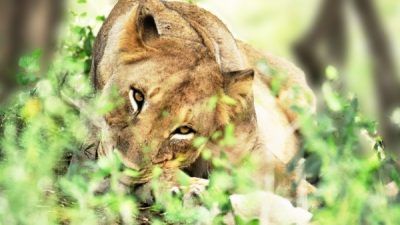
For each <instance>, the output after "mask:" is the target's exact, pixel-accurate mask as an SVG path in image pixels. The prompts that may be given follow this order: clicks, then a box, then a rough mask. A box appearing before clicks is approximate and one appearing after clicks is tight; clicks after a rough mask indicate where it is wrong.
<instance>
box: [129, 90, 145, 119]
mask: <svg viewBox="0 0 400 225" xmlns="http://www.w3.org/2000/svg"><path fill="white" fill-rule="evenodd" d="M129 101H130V102H131V105H132V109H133V113H135V114H136V113H139V112H140V111H141V110H142V107H143V103H144V95H143V93H142V92H140V91H139V90H137V89H135V88H131V90H129Z"/></svg>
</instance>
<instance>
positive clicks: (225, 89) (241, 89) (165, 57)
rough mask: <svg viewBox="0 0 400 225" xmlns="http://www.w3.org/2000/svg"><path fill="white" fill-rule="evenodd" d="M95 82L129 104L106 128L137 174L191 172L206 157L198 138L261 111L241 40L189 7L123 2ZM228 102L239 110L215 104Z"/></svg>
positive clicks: (102, 40) (110, 22)
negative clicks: (157, 170)
mask: <svg viewBox="0 0 400 225" xmlns="http://www.w3.org/2000/svg"><path fill="white" fill-rule="evenodd" d="M93 79H94V83H95V86H96V89H97V90H98V91H99V92H102V93H106V92H107V91H108V90H110V89H112V88H116V89H117V90H118V92H119V94H120V96H122V98H123V99H124V101H123V102H124V103H123V104H122V106H120V107H118V108H117V109H116V110H114V111H113V112H112V113H110V114H108V115H106V121H107V124H108V125H109V127H110V128H111V129H110V130H111V136H112V141H113V145H114V147H116V148H117V149H118V150H119V151H120V152H121V155H122V156H123V160H124V163H125V165H126V166H128V167H131V168H135V169H142V168H147V167H149V166H150V165H159V166H161V167H164V168H175V167H176V168H182V167H187V166H189V165H190V164H191V163H193V162H194V161H195V160H196V158H197V157H198V155H199V150H198V149H196V148H194V147H193V145H192V141H193V139H194V138H195V137H198V136H205V137H208V136H210V135H211V134H212V133H213V132H215V131H216V130H218V129H221V128H222V127H223V126H224V125H225V124H227V123H228V122H230V120H231V119H232V118H241V119H243V120H245V119H246V115H247V114H248V113H247V112H248V111H251V110H253V109H252V106H251V105H252V103H251V102H252V101H251V97H252V94H251V93H252V91H251V86H252V81H253V70H251V69H246V68H243V65H242V62H241V56H240V53H239V52H238V49H237V46H236V42H235V40H234V38H233V37H232V36H231V34H230V33H229V31H228V30H227V29H226V27H225V26H224V25H223V24H222V23H221V22H220V21H219V20H218V19H217V18H216V17H215V16H213V15H211V14H210V13H208V12H206V11H204V10H199V9H198V8H194V6H191V5H189V4H186V3H178V2H160V1H158V0H151V1H150V0H149V1H146V0H144V1H128V0H121V1H119V3H118V4H117V6H116V7H115V8H114V10H113V12H112V13H111V15H110V16H109V18H108V19H107V21H106V22H105V24H104V25H103V28H102V30H101V32H100V34H99V35H98V37H97V40H96V44H95V51H94V61H93ZM226 96H229V97H230V99H233V100H234V102H235V104H234V106H230V105H229V104H228V103H226V102H225V103H224V102H223V101H217V102H215V101H214V103H215V104H213V99H214V100H215V99H222V98H225V97H226ZM239 114H240V115H241V116H238V115H239ZM253 114H254V113H253Z"/></svg>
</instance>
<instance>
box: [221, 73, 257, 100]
mask: <svg viewBox="0 0 400 225" xmlns="http://www.w3.org/2000/svg"><path fill="white" fill-rule="evenodd" d="M223 76H224V90H225V93H226V94H227V95H228V96H230V97H232V98H233V99H235V100H238V101H240V100H241V98H244V99H245V98H247V97H248V96H249V95H250V94H251V93H252V86H253V80H254V70H252V69H247V70H240V71H233V72H227V73H224V74H223Z"/></svg>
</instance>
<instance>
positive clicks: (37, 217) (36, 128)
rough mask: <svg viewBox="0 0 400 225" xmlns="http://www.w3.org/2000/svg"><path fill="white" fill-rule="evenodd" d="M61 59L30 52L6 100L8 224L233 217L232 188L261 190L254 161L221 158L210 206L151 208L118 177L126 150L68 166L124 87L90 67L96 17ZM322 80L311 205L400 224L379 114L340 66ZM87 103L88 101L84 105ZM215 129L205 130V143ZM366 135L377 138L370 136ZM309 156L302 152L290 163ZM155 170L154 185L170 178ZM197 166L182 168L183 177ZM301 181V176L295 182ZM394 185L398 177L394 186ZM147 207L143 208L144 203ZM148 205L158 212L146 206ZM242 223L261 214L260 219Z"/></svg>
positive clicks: (76, 33) (308, 150) (3, 202)
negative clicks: (354, 92) (106, 181)
mask: <svg viewBox="0 0 400 225" xmlns="http://www.w3.org/2000/svg"><path fill="white" fill-rule="evenodd" d="M68 30H69V36H68V37H67V38H66V39H65V40H63V41H62V43H61V44H60V46H61V47H60V48H59V51H58V54H57V56H56V57H55V59H54V60H53V62H52V65H51V68H50V69H49V71H48V72H46V73H45V74H44V75H40V73H41V70H40V68H39V66H38V65H39V59H40V55H41V53H40V51H35V52H33V53H32V54H31V55H28V56H25V57H23V58H22V59H21V60H20V66H21V67H22V72H21V73H20V74H18V80H19V81H20V83H21V85H24V88H23V90H21V91H20V92H19V93H18V94H17V95H15V97H14V98H13V99H12V100H11V101H10V102H8V103H7V104H6V105H3V106H2V107H1V111H0V118H1V132H2V137H1V142H0V144H1V161H0V224H10V225H11V224H43V225H46V224H110V223H112V222H113V221H119V222H122V223H123V224H135V223H136V222H137V220H140V221H141V222H146V221H151V222H152V223H154V224H164V223H179V224H196V223H198V222H204V223H212V224H223V219H224V216H225V215H227V214H229V212H231V211H232V205H231V203H230V199H229V196H230V194H232V193H249V192H256V191H258V190H255V189H254V185H253V184H252V183H251V181H250V179H249V178H248V177H249V176H248V174H251V170H252V167H253V166H254V165H252V164H251V163H249V164H246V165H247V166H243V167H240V168H232V166H231V165H230V164H229V162H228V161H227V160H226V159H224V157H223V156H222V157H221V158H213V159H210V154H209V152H207V151H204V152H203V153H202V157H204V158H205V159H209V160H212V163H213V165H214V166H215V168H216V169H215V171H214V172H213V173H212V174H211V175H210V185H209V187H208V190H207V191H206V192H205V193H204V194H203V196H202V198H201V201H202V203H203V205H204V207H192V208H188V207H185V206H184V205H183V204H182V202H181V200H180V199H179V198H177V197H176V196H175V197H174V196H172V195H171V196H164V197H163V198H161V199H157V202H156V204H154V205H153V206H152V207H151V208H140V207H138V205H137V199H136V198H135V196H132V195H129V194H126V192H124V191H122V190H121V189H120V188H119V187H118V185H117V178H118V177H119V176H121V175H122V174H129V175H131V176H135V175H136V173H135V172H136V171H126V170H125V171H120V169H119V168H120V165H121V160H120V157H119V156H118V154H114V155H111V156H110V157H107V158H103V159H101V160H99V161H97V162H95V161H88V162H87V163H85V165H81V166H80V167H79V168H76V167H70V168H68V165H69V161H70V160H71V157H72V155H73V154H74V153H76V152H77V151H79V150H81V149H82V148H83V147H84V146H83V145H84V144H85V143H87V138H88V137H90V135H91V134H90V133H91V129H92V128H91V125H90V124H91V123H92V122H93V118H96V117H101V116H102V115H104V114H105V113H107V112H110V111H111V110H112V109H113V108H114V107H115V106H116V103H118V96H116V95H113V94H112V95H111V96H106V97H105V96H97V95H96V93H95V92H94V90H93V89H92V86H91V84H90V79H89V77H88V74H89V71H90V55H91V47H92V46H93V42H94V36H93V32H92V29H91V27H89V26H85V27H82V26H76V25H72V26H71V27H69V29H68ZM327 75H328V76H327V77H328V81H327V82H326V83H325V84H324V86H323V87H322V90H323V98H324V100H325V101H324V105H326V107H325V108H324V109H323V110H321V112H319V113H318V114H317V116H312V115H307V114H306V113H304V112H302V110H301V109H300V108H295V110H298V112H299V113H300V115H301V116H300V126H301V132H302V134H303V135H304V143H303V147H302V153H305V154H306V155H307V158H306V162H305V170H304V174H303V176H304V177H307V178H308V179H314V181H315V180H316V179H317V180H318V184H317V185H318V186H317V187H318V188H317V191H316V192H315V193H314V194H313V195H312V196H310V198H309V201H310V207H311V212H312V213H313V215H314V217H313V218H314V219H313V220H314V221H315V223H317V224H398V223H399V222H400V204H399V202H398V194H396V195H395V196H392V195H390V194H389V193H387V192H388V191H387V190H388V184H389V183H390V186H392V187H399V185H400V179H399V178H400V177H399V170H398V164H396V162H395V160H393V159H392V157H391V156H390V155H385V152H384V149H383V142H382V140H381V138H380V137H379V136H378V134H377V132H376V129H375V123H373V122H371V121H369V120H367V119H366V118H364V117H363V115H362V114H361V113H360V112H359V110H358V104H357V99H356V98H355V97H354V96H345V95H344V94H338V93H336V92H335V91H334V89H335V88H334V86H335V82H336V81H335V79H336V77H337V74H336V71H335V70H334V68H331V67H330V68H328V70H327ZM80 103H84V107H85V110H79V109H78V108H80V107H81V108H80V109H82V105H80ZM233 129H234V127H233V126H232V125H230V126H228V127H227V128H226V129H225V133H224V134H221V135H223V137H224V140H225V142H224V144H227V143H228V144H229V143H234V137H233V135H232V134H233V132H232V131H233ZM204 141H207V137H204V138H200V139H197V140H196V141H195V142H194V144H195V145H201V144H202V143H203V142H204ZM365 143H369V145H370V146H368V145H366V144H365ZM298 160H299V158H295V159H293V162H292V163H291V166H289V168H288V171H290V170H292V169H293V168H292V167H293V165H295V164H296V163H297V161H298ZM160 174H161V171H159V169H155V170H154V171H153V180H154V182H153V189H154V190H157V188H160V184H159V183H158V181H157V177H158V176H160ZM104 177H110V179H111V187H110V191H108V192H106V193H105V194H102V195H99V194H96V192H95V191H94V190H95V189H96V188H97V186H98V184H99V183H101V181H102V180H103V178H104ZM187 179H188V178H187V176H186V175H185V174H181V175H180V179H179V180H180V181H181V183H182V184H185V182H186V183H187ZM391 182H392V183H391ZM294 185H296V184H294ZM390 186H389V187H390ZM140 212H141V213H140ZM145 212H150V213H148V214H145V215H144V213H145ZM235 221H236V223H237V224H258V223H259V222H260V221H258V220H257V219H254V220H251V221H245V219H243V218H239V217H237V218H235Z"/></svg>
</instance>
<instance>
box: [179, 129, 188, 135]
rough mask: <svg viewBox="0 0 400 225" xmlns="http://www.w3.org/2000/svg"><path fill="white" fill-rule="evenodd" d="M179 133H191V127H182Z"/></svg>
mask: <svg viewBox="0 0 400 225" xmlns="http://www.w3.org/2000/svg"><path fill="white" fill-rule="evenodd" d="M179 133H181V134H188V133H190V128H189V127H180V128H179Z"/></svg>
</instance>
